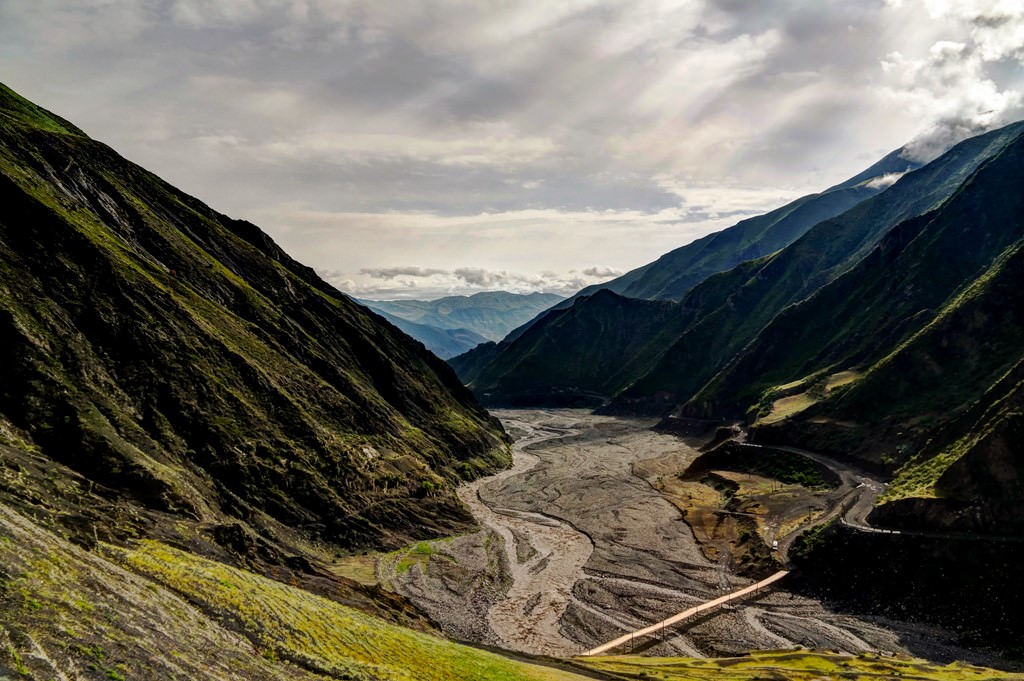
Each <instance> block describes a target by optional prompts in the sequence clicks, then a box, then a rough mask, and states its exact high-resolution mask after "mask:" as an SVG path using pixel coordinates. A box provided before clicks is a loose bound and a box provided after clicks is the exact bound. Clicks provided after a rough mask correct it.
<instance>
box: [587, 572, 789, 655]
mask: <svg viewBox="0 0 1024 681" xmlns="http://www.w3.org/2000/svg"><path fill="white" fill-rule="evenodd" d="M788 574H789V572H788V571H786V570H779V571H778V572H776V573H775V574H774V575H772V576H771V577H768V578H766V579H762V580H761V581H760V582H758V583H756V584H751V585H750V586H748V587H744V588H742V589H740V590H739V591H734V592H732V593H730V594H726V595H724V596H719V597H718V598H715V599H714V600H710V601H706V602H704V603H701V604H700V605H696V606H694V607H692V608H690V609H689V610H684V611H683V612H681V613H679V614H677V615H672V617H669V618H668V619H666V620H662V621H661V622H658V623H657V624H652V625H650V626H647V627H644V628H643V629H637V630H636V631H631V632H630V633H628V634H623V635H622V636H620V637H618V638H617V639H615V640H613V641H608V643H603V644H601V645H599V646H597V647H596V648H592V649H590V650H588V651H587V652H585V653H582V656H583V657H589V656H591V655H600V654H601V653H605V652H608V651H609V650H612V649H614V648H618V647H619V646H621V645H622V644H624V643H629V642H630V641H633V640H636V639H638V638H641V637H643V636H650V635H652V634H661V633H664V631H665V630H666V629H667V628H668V627H671V626H672V625H674V624H678V623H679V622H682V621H683V620H686V619H689V618H690V617H694V616H696V615H699V614H703V613H705V612H708V611H709V610H714V609H715V608H718V607H720V606H722V605H725V604H726V603H729V602H732V601H736V600H739V599H741V598H744V597H746V596H749V595H750V594H754V593H758V592H759V591H760V590H761V589H764V588H765V587H767V586H769V585H771V584H774V583H775V582H777V581H779V580H780V579H782V578H783V577H785V576H786V575H788Z"/></svg>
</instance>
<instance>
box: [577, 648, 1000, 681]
mask: <svg viewBox="0 0 1024 681" xmlns="http://www.w3.org/2000/svg"><path fill="white" fill-rule="evenodd" d="M579 662H581V663H583V664H584V665H585V666H587V667H589V668H592V669H595V670H598V671H603V672H608V673H611V674H615V675H616V676H617V678H623V679H663V680H664V681H700V680H702V679H709V680H710V679H715V680H718V679H722V680H725V681H741V680H742V681H747V680H749V679H777V680H779V681H817V680H820V679H850V680H854V681H868V680H869V679H870V680H872V681H877V680H878V679H894V678H898V679H919V680H921V681H973V680H977V681H981V680H983V679H986V680H987V679H991V680H993V681H996V680H999V679H1019V678H1020V675H1015V674H1012V673H1009V672H999V671H995V670H992V669H985V668H983V667H974V666H971V665H966V664H962V663H959V662H955V663H953V664H950V665H939V664H932V663H930V662H925V661H923V660H916V659H912V658H902V657H884V656H881V655H877V654H863V655H858V656H850V655H840V654H834V653H817V652H812V651H803V650H800V651H776V652H754V653H751V654H750V655H745V656H743V657H730V658H721V659H708V660H693V659H688V658H656V657H627V656H623V657H595V658H580V659H579Z"/></svg>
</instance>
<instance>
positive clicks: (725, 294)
mask: <svg viewBox="0 0 1024 681" xmlns="http://www.w3.org/2000/svg"><path fill="white" fill-rule="evenodd" d="M1019 133H1020V130H1019V128H1017V127H1015V126H1011V127H1009V128H1006V129H1003V130H1001V131H995V132H993V133H990V134H988V135H983V136H980V137H978V138H974V139H971V140H967V141H965V142H963V143H961V144H960V145H957V146H956V147H954V148H953V149H951V150H950V151H949V152H947V153H946V154H945V155H943V156H941V157H940V158H938V159H936V160H935V161H933V162H932V163H930V164H928V165H927V166H925V167H924V168H920V169H918V170H915V171H912V172H907V173H906V174H903V175H902V176H901V177H900V178H899V180H898V181H896V182H895V183H894V184H892V185H891V186H890V187H888V188H887V189H885V190H884V191H881V192H880V193H877V194H875V195H873V196H872V197H870V198H867V199H865V200H863V201H861V202H860V203H858V204H856V205H855V206H853V207H852V208H850V209H849V210H847V211H846V212H844V213H842V214H840V215H837V216H835V217H832V218H829V219H826V220H823V221H821V222H818V223H817V224H816V225H814V226H813V227H811V228H810V229H808V230H807V231H806V233H805V234H803V236H801V237H800V238H798V239H796V240H795V241H794V242H793V243H791V244H790V245H789V246H787V247H785V248H783V249H780V250H778V251H775V252H773V253H771V254H769V255H766V256H764V257H761V258H758V259H754V260H748V261H745V262H743V263H741V264H739V265H737V266H736V267H734V268H732V269H730V270H728V271H724V272H720V273H718V274H713V275H711V276H708V277H706V278H705V279H704V280H703V281H701V282H700V283H699V284H697V285H695V286H693V288H691V289H690V290H689V291H688V292H687V293H686V294H685V295H684V296H683V297H682V298H681V299H680V300H679V301H678V303H676V304H675V305H676V309H675V313H674V314H672V315H666V318H667V319H669V320H670V321H669V322H668V324H667V325H666V326H657V327H649V328H648V329H647V330H644V329H642V328H641V329H638V330H637V333H636V337H635V338H634V339H633V340H632V341H631V348H632V352H631V353H630V355H629V356H628V361H629V366H631V367H642V368H643V370H642V371H637V372H633V373H630V374H629V375H623V374H618V375H617V380H616V382H614V384H609V383H608V381H607V380H606V378H605V376H604V375H602V374H601V372H594V375H593V376H590V377H587V379H586V380H583V381H581V380H580V377H579V376H577V375H568V374H563V373H561V372H559V371H558V370H557V367H559V366H567V367H569V366H574V365H584V366H586V365H588V361H587V356H586V353H585V352H584V353H583V354H582V356H581V357H576V356H575V354H576V353H577V350H576V346H574V345H573V343H572V340H571V339H572V338H573V337H575V336H576V335H578V334H576V333H575V332H574V331H571V330H567V328H566V326H565V324H559V323H558V322H557V321H556V320H557V319H558V318H563V319H568V317H567V315H568V312H567V311H565V310H553V311H551V312H549V313H547V315H545V317H544V319H545V321H546V322H547V323H546V324H545V325H544V327H543V328H536V329H535V328H532V327H530V328H527V329H526V330H525V331H523V332H522V333H521V334H520V335H519V336H518V337H516V336H512V337H510V338H509V339H506V341H505V342H503V343H501V344H499V345H497V346H481V347H480V348H477V349H476V350H473V351H471V352H469V353H467V354H466V355H462V356H459V357H456V358H453V359H452V360H450V363H451V364H452V366H454V367H455V368H456V371H458V372H459V375H460V377H461V378H462V379H463V380H464V381H466V382H467V383H469V384H470V385H471V387H473V388H474V390H475V391H476V392H477V393H478V395H481V396H482V399H484V401H485V402H490V403H500V402H514V401H515V400H516V398H517V395H518V393H519V392H521V391H523V390H529V392H530V393H531V394H533V395H539V394H543V393H544V392H545V391H547V392H551V393H555V392H557V393H559V395H560V398H562V399H564V395H565V392H566V390H567V389H569V388H575V389H578V390H580V391H585V392H587V393H588V394H592V393H594V392H601V390H602V389H603V390H606V392H603V393H602V394H603V395H604V396H605V397H606V398H614V400H615V402H614V404H613V408H616V409H620V410H643V411H649V412H650V411H653V412H655V413H657V412H661V411H664V410H667V409H669V408H670V407H671V406H672V405H674V404H683V403H686V402H688V401H689V400H691V399H692V398H694V396H695V395H696V394H697V393H698V392H699V391H700V390H701V389H702V388H703V387H704V385H705V384H706V383H707V382H708V381H709V380H711V379H712V378H713V377H714V376H715V375H716V374H717V373H718V372H719V371H720V370H722V368H723V367H725V366H726V365H727V364H728V363H729V362H731V361H732V360H733V358H734V357H735V356H736V354H737V353H738V352H740V351H741V350H742V349H743V348H744V347H745V346H746V345H747V344H748V343H750V342H751V341H752V340H753V339H755V338H756V337H757V336H758V334H759V333H760V332H761V330H762V329H764V328H765V326H766V325H768V324H769V323H770V322H771V321H772V320H773V319H774V318H775V316H776V315H778V314H779V313H780V312H782V311H783V310H785V309H786V308H787V307H789V306H790V305H793V304H795V303H797V302H799V301H800V300H802V299H804V298H806V297H807V296H809V295H811V294H812V293H814V292H815V291H816V290H818V289H819V288H821V287H822V286H824V285H825V284H827V283H828V282H830V281H832V280H834V279H836V278H838V277H840V276H841V275H843V274H844V273H845V272H846V271H847V270H849V269H850V268H852V267H853V266H854V265H855V264H856V263H858V262H859V261H860V260H862V259H863V258H864V257H865V256H867V255H868V254H869V253H870V252H871V251H872V250H873V249H874V248H875V247H876V245H877V244H878V243H879V242H880V241H881V240H882V239H883V237H884V236H885V235H886V234H887V233H888V231H889V230H890V229H892V228H893V227H895V226H896V225H899V224H900V223H902V222H904V221H906V220H909V219H912V218H915V217H918V216H921V215H923V214H925V213H928V212H929V211H932V210H935V209H936V208H937V207H938V206H940V205H941V204H942V203H943V202H944V201H945V200H946V199H948V198H949V197H950V196H951V195H952V194H954V193H955V192H956V191H957V190H958V189H959V188H960V187H961V185H963V184H964V183H965V182H968V181H969V180H970V178H971V177H972V175H973V174H974V172H975V171H976V170H978V168H980V167H981V166H983V165H984V164H985V163H987V162H988V161H989V160H990V159H991V158H993V157H994V156H996V155H998V154H999V153H1001V151H1002V150H1003V149H1004V148H1005V147H1007V145H1010V144H1011V143H1012V142H1013V141H1014V140H1015V139H1016V138H1017V137H1018V136H1019ZM887 159H889V161H885V160H883V165H882V166H881V167H882V168H890V167H891V165H889V162H890V161H891V159H892V155H890V156H889V157H887ZM862 178H863V174H861V175H860V176H858V178H853V179H851V182H853V181H854V180H858V179H859V180H860V182H861V183H863V182H871V180H864V179H862ZM840 186H841V187H842V186H843V185H840ZM855 186H856V185H855ZM798 203H799V202H798ZM802 205H806V204H802ZM726 231H727V232H728V231H729V230H726ZM720 238H723V239H724V238H725V237H720ZM730 240H731V241H732V242H736V241H737V239H736V238H730ZM594 298H595V296H589V297H583V298H580V299H578V300H576V301H575V302H574V304H573V308H574V309H575V312H573V315H575V316H577V317H581V318H585V317H586V316H587V314H586V312H585V310H586V308H587V307H590V306H593V305H594V304H595V303H594V302H593V301H594ZM630 304H634V303H629V302H625V303H623V305H630ZM636 304H639V303H636ZM576 308H579V309H576ZM549 318H550V319H549ZM546 329H555V330H558V332H559V333H560V334H561V336H560V337H553V338H551V339H549V340H547V341H541V340H539V339H538V337H537V336H538V335H539V334H542V333H545V330H546ZM669 337H670V338H669ZM541 346H544V347H549V348H552V351H553V352H556V353H557V355H556V356H555V357H551V358H548V359H547V361H548V363H549V366H550V367H552V368H553V370H552V371H551V372H548V373H546V374H544V375H542V376H538V377H537V378H536V380H535V382H534V383H532V384H530V383H529V381H528V380H524V379H523V378H522V377H521V376H520V375H519V373H518V372H519V371H520V367H527V368H528V367H529V366H531V365H530V364H529V363H527V362H524V361H522V360H523V359H524V358H526V357H527V356H528V355H530V354H531V353H532V352H534V348H537V347H541ZM499 358H500V359H499ZM589 364H591V365H594V364H595V363H593V362H590V363H589ZM501 386H515V389H514V390H512V389H509V390H503V389H501ZM716 404H717V403H710V404H707V405H704V407H701V406H700V405H692V407H691V408H692V409H693V410H696V411H698V412H700V413H701V414H710V413H711V412H712V411H713V410H714V409H715V407H716ZM718 415H721V414H718Z"/></svg>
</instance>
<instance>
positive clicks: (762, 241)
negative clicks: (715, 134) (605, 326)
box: [473, 149, 920, 364]
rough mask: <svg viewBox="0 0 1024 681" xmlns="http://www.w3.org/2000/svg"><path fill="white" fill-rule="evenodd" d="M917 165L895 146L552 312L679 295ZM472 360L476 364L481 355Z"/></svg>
mask: <svg viewBox="0 0 1024 681" xmlns="http://www.w3.org/2000/svg"><path fill="white" fill-rule="evenodd" d="M919 167H920V163H918V162H916V161H912V160H909V159H906V158H904V157H903V150H902V149H897V150H896V151H893V152H892V153H890V154H888V155H887V156H885V157H884V158H883V159H881V160H880V161H878V162H877V163H875V164H873V165H871V166H870V167H869V168H867V169H865V170H863V171H862V172H860V173H858V174H857V175H855V176H854V177H851V178H850V179H849V180H847V181H845V182H842V183H840V184H837V185H836V186H834V187H830V188H829V189H826V190H825V191H823V192H821V193H819V194H808V195H807V196H802V197H800V198H799V199H796V200H795V201H792V202H791V203H788V204H786V205H785V206H782V207H781V208H777V209H775V210H773V211H770V212H768V213H765V214H764V215H758V216H756V217H752V218H748V219H746V220H741V221H740V222H738V223H736V224H735V225H733V226H732V227H729V228H728V229H724V230H722V231H720V232H715V233H713V234H709V235H707V236H705V237H703V238H700V239H697V240H696V241H693V242H691V243H689V244H686V245H685V246H680V247H679V248H677V249H675V250H673V251H669V252H668V253H666V254H665V255H663V256H661V257H660V258H658V259H657V260H655V261H654V262H650V263H647V264H646V265H643V266H642V267H638V268H637V269H635V270H631V271H629V272H626V273H625V274H623V275H621V276H619V277H616V278H615V279H612V280H610V281H606V282H604V283H602V284H594V285H592V286H587V287H586V288H584V289H582V290H581V291H579V292H578V293H576V294H575V295H573V296H571V297H570V298H567V299H566V300H563V301H561V302H559V303H557V304H555V305H553V306H552V307H551V311H554V310H561V309H565V308H567V307H570V306H572V305H573V304H574V303H575V302H576V301H577V300H579V299H580V298H586V297H589V296H591V295H593V294H594V293H596V292H597V291H612V292H614V293H618V294H619V295H622V296H625V297H627V298H643V299H655V300H678V299H680V298H682V297H683V296H684V295H685V294H686V293H687V292H688V291H689V290H690V289H691V288H693V287H694V286H696V285H697V284H699V283H701V282H702V281H704V280H705V279H707V278H708V277H709V276H711V275H713V274H716V273H718V272H724V271H726V270H728V269H731V268H732V267H735V266H736V265H739V264H740V263H741V262H743V261H745V260H751V259H754V258H760V257H762V256H765V255H768V254H769V253H774V252H775V251H777V250H779V249H781V248H784V247H786V246H788V245H789V244H791V243H792V242H793V241H795V240H796V239H798V238H799V237H801V236H802V235H803V234H804V233H806V232H807V230H808V229H810V228H811V227H813V226H814V225H816V224H818V223H819V222H821V221H822V220H825V219H828V218H831V217H835V216H836V215H839V214H841V213H843V212H844V211H846V210H848V209H849V208H851V207H852V206H854V205H856V204H857V203H859V202H860V201H863V200H864V199H866V198H868V197H871V196H874V195H875V194H877V193H878V192H880V191H882V190H883V189H885V188H886V187H887V186H889V184H891V183H892V182H893V181H895V179H896V178H898V177H899V176H901V175H902V174H904V173H906V172H909V171H911V170H914V169H916V168H919ZM546 312H547V310H545V311H543V312H541V313H540V314H539V315H538V316H537V317H536V318H534V319H531V320H529V321H528V322H526V323H525V324H523V325H522V326H520V327H518V328H516V329H514V330H512V331H511V332H510V333H509V334H508V336H507V337H506V338H505V340H507V341H513V340H515V339H516V338H518V337H519V336H520V335H522V334H523V333H525V332H526V330H527V329H528V328H529V327H530V326H532V324H533V323H534V322H535V321H536V320H537V319H540V318H541V317H543V316H544V314H546ZM494 340H499V339H494ZM473 362H474V363H476V364H479V363H481V362H482V359H474V360H473Z"/></svg>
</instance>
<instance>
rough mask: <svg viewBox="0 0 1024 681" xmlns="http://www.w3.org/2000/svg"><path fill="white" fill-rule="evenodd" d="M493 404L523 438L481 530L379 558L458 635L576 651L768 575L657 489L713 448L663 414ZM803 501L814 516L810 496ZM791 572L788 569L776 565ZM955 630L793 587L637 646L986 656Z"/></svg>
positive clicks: (653, 651) (487, 505) (384, 574)
mask: <svg viewBox="0 0 1024 681" xmlns="http://www.w3.org/2000/svg"><path fill="white" fill-rule="evenodd" d="M495 413H496V415H497V416H498V417H499V418H500V419H501V420H502V422H503V424H504V425H505V427H506V429H507V430H508V431H509V432H510V433H511V434H512V435H513V437H514V438H515V439H516V444H515V454H514V460H515V465H514V467H513V468H512V469H510V470H508V471H505V472H502V473H499V474H497V475H494V476H491V477H488V478H484V479H482V480H478V481H476V482H474V483H472V484H469V485H464V486H463V487H461V488H460V497H461V498H462V499H463V500H464V501H465V502H466V503H467V505H468V506H469V507H470V509H471V510H472V512H473V515H474V516H475V518H476V519H477V521H478V522H479V523H480V525H481V529H480V530H479V531H478V532H475V533H471V534H465V535H461V536H458V537H455V538H449V539H443V540H438V541H435V542H427V543H421V544H420V545H417V547H415V548H412V549H410V550H409V551H408V552H401V551H400V552H396V553H394V554H390V555H389V556H387V557H385V558H384V559H382V560H381V561H380V563H379V567H378V573H379V575H380V576H381V578H382V580H383V582H384V584H385V586H390V587H391V588H394V589H395V590H397V591H398V592H399V593H401V594H403V595H404V596H406V597H407V598H409V599H410V600H411V601H413V602H414V603H415V604H417V605H418V606H419V607H421V608H422V609H424V611H426V612H427V613H428V614H429V615H430V616H431V617H432V618H433V619H434V620H435V621H437V622H438V623H439V625H440V626H441V628H442V629H443V630H445V631H446V632H447V633H449V634H450V635H452V636H453V637H455V638H460V639H463V640H466V639H469V640H474V641H477V642H483V643H487V644H490V645H497V646H501V647H503V648H508V649H511V650H516V651H520V652H526V653H532V654H544V655H549V656H571V655H578V654H580V653H581V652H583V651H585V650H587V649H590V648H593V647H595V646H597V645H599V644H601V643H604V642H606V641H609V640H611V639H613V638H616V637H618V636H620V635H621V634H623V633H625V632H628V631H631V630H634V629H638V628H641V627H643V626H646V625H649V624H651V623H653V622H658V621H660V620H662V619H665V618H668V617H670V616H672V615H674V614H676V613H677V612H679V611H682V610H685V609H687V608H690V607H692V606H694V605H697V604H699V603H702V602H704V601H707V600H710V599H714V598H717V597H719V596H722V595H724V594H726V593H729V592H732V591H735V590H737V589H740V588H742V587H744V586H747V585H749V584H753V583H754V582H755V581H757V580H756V579H755V578H753V577H751V576H741V575H740V574H738V572H740V571H741V570H737V569H736V568H737V565H736V561H735V556H734V555H733V553H735V551H734V550H733V551H731V552H730V550H729V547H723V550H722V551H720V553H719V554H718V555H719V558H718V560H709V558H708V554H709V551H708V550H707V547H702V546H701V544H700V543H699V542H698V540H697V535H695V533H694V531H692V530H691V528H690V527H689V526H688V525H687V523H686V522H685V521H684V519H683V517H682V514H681V512H680V510H679V509H678V508H677V507H676V506H675V505H673V503H670V502H669V501H668V499H667V498H666V495H665V494H664V493H663V492H661V491H659V489H658V487H659V486H661V485H659V484H658V483H659V478H660V480H661V481H662V482H663V481H664V480H666V479H669V478H674V477H675V476H676V474H677V473H679V472H680V471H682V470H684V469H685V468H686V467H687V466H688V465H689V464H690V463H691V462H692V461H693V460H694V459H696V458H697V457H698V455H699V453H698V451H697V450H696V449H694V448H693V447H691V446H690V445H689V444H687V443H686V442H685V441H684V440H683V439H680V438H679V437H677V436H674V435H670V434H666V433H661V432H657V431H654V430H651V426H652V425H653V421H651V420H644V419H624V418H618V417H610V416H599V415H592V414H590V413H588V412H586V411H581V410H502V411H497V412H495ZM851 475H852V474H851ZM750 477H751V476H748V478H750ZM862 482H863V480H857V479H856V478H854V477H850V478H849V479H845V476H844V481H843V483H842V484H841V485H840V486H839V488H837V489H836V490H832V491H829V492H828V493H827V494H826V493H825V492H819V493H818V496H817V497H816V499H817V501H816V503H819V504H820V505H821V508H822V509H824V508H826V507H828V508H831V509H833V512H832V513H829V514H824V515H823V516H822V520H824V519H825V516H829V515H833V514H835V513H838V512H840V511H841V510H843V509H841V508H840V507H839V505H838V504H836V503H834V502H835V500H836V499H853V500H857V499H859V498H860V495H861V494H862V493H864V490H865V489H866V490H869V491H870V490H871V488H870V487H869V486H868V485H861V483H862ZM851 491H852V492H853V493H852V494H851ZM876 492H877V490H876ZM787 493H788V487H787V489H782V488H780V489H779V494H780V495H782V496H785V494H787ZM837 494H838V495H839V496H836V495H837ZM843 495H846V496H843ZM827 496H830V497H832V499H833V502H832V503H831V505H829V504H828V503H826V501H825V499H824V497H827ZM793 504H795V505H796V506H799V507H801V508H802V511H800V512H801V513H804V514H806V510H807V506H806V497H799V498H797V500H796V501H794V502H793ZM859 505H860V504H851V505H845V510H847V511H849V510H850V508H851V507H859ZM850 512H851V513H855V510H854V511H850ZM814 522H818V521H816V520H815V521H814ZM790 532H792V530H790ZM698 534H699V533H698ZM780 536H781V535H780ZM792 538H793V537H792V536H787V537H786V538H785V539H784V541H785V544H786V546H784V547H783V550H785V548H786V547H788V544H789V542H790V541H791V540H792ZM723 541H724V540H723ZM766 550H767V549H766ZM411 557H414V558H415V559H411ZM778 569H779V567H778V564H776V563H774V562H772V563H770V564H766V565H764V566H762V570H767V571H768V572H774V571H775V570H778ZM764 576H767V575H766V574H765V575H764ZM951 639H952V637H951V636H950V635H949V634H947V633H946V632H943V631H941V630H938V629H935V628H932V627H923V626H920V625H913V624H907V623H902V622H897V621H892V620H883V619H878V618H870V619H869V618H856V617H852V616H849V615H846V614H843V613H840V612H836V611H833V610H831V609H830V608H829V607H828V606H826V605H825V604H823V603H821V602H819V601H817V600H814V599H812V598H808V597H805V596H802V595H799V594H796V593H793V592H789V591H787V590H786V586H785V582H784V583H783V584H782V586H781V587H780V588H774V589H771V590H768V591H766V592H764V593H762V594H758V595H757V596H755V597H753V598H750V599H748V600H745V601H742V602H740V603H738V604H736V605H730V606H726V607H724V608H722V609H720V610H717V611H715V612H713V613H710V614H706V615H705V614H702V615H701V616H700V617H698V618H697V619H696V620H694V621H692V622H691V623H689V624H687V625H684V626H683V627H682V628H680V629H676V630H674V631H672V630H670V631H669V632H667V633H666V635H665V637H664V640H663V641H658V640H647V641H645V642H642V643H638V644H637V652H639V651H641V650H642V651H643V652H644V653H645V654H649V655H659V656H678V655H685V656H691V657H705V656H723V655H735V654H741V653H744V652H746V651H748V650H751V649H780V648H782V649H785V648H793V647H797V646H805V647H813V648H816V649H828V650H838V651H843V652H847V653H853V654H857V653H865V652H868V651H883V652H890V653H912V654H918V655H926V656H928V657H930V658H932V659H946V660H951V659H974V660H978V659H979V658H978V654H977V653H973V654H972V653H970V652H969V651H966V650H962V649H959V648H957V647H956V646H955V645H953V644H952V643H950V642H949V641H951ZM621 652H626V651H621ZM980 661H985V660H984V659H981V660H980Z"/></svg>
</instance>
